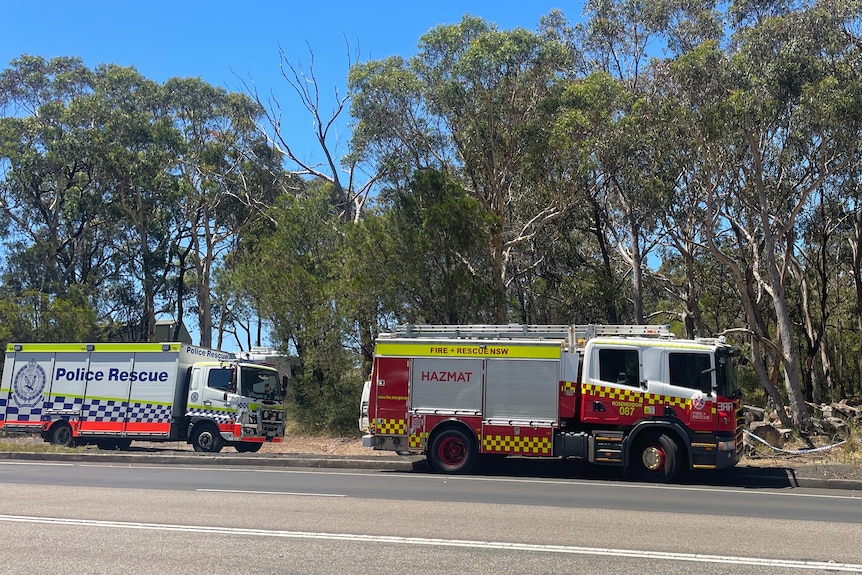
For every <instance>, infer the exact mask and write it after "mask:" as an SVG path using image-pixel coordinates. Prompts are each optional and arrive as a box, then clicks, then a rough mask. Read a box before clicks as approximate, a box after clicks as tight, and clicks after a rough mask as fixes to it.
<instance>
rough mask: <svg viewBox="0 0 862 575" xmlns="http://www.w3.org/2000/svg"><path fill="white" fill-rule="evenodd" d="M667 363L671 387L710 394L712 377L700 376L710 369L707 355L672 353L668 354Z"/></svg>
mask: <svg viewBox="0 0 862 575" xmlns="http://www.w3.org/2000/svg"><path fill="white" fill-rule="evenodd" d="M668 361H669V364H670V365H669V367H670V382H669V383H670V384H671V385H674V386H678V387H687V388H689V389H699V390H700V391H702V392H703V393H710V392H712V383H711V382H712V376H711V375H710V376H708V377H706V378H704V377H702V376H701V374H702V373H703V372H704V371H708V370H709V369H710V368H712V365H711V364H710V359H709V354H706V353H680V352H673V353H669V354H668Z"/></svg>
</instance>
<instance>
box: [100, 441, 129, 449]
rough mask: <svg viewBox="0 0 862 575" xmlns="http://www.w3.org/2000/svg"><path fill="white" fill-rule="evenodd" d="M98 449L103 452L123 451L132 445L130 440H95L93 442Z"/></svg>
mask: <svg viewBox="0 0 862 575" xmlns="http://www.w3.org/2000/svg"><path fill="white" fill-rule="evenodd" d="M95 443H96V445H97V446H98V448H99V449H102V450H105V451H116V450H119V451H125V450H127V449H128V448H129V446H130V445H132V440H131V439H97V440H96V441H95Z"/></svg>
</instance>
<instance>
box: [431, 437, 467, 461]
mask: <svg viewBox="0 0 862 575" xmlns="http://www.w3.org/2000/svg"><path fill="white" fill-rule="evenodd" d="M466 453H467V446H466V445H464V442H463V441H461V440H459V439H458V438H457V437H447V438H445V439H443V441H441V442H440V446H439V447H438V448H437V457H438V459H440V462H441V463H443V464H444V465H446V466H447V467H456V466H458V465H460V464H461V462H462V461H464V456H465V455H466Z"/></svg>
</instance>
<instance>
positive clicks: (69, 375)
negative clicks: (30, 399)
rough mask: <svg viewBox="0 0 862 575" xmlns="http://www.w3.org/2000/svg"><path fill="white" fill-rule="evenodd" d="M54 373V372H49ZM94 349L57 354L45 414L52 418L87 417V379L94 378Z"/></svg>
mask: <svg viewBox="0 0 862 575" xmlns="http://www.w3.org/2000/svg"><path fill="white" fill-rule="evenodd" d="M49 373H50V372H49ZM93 377H94V373H93V370H92V368H91V367H90V352H86V351H80V352H79V351H61V352H57V353H56V354H55V359H54V365H53V377H52V378H51V384H50V385H51V389H50V393H49V394H48V398H47V400H46V401H45V415H46V416H47V417H48V418H49V419H51V420H56V419H65V420H67V421H68V420H72V421H75V420H78V419H80V421H82V422H83V421H84V420H86V418H87V412H88V409H89V408H88V405H87V396H86V394H87V380H88V379H93Z"/></svg>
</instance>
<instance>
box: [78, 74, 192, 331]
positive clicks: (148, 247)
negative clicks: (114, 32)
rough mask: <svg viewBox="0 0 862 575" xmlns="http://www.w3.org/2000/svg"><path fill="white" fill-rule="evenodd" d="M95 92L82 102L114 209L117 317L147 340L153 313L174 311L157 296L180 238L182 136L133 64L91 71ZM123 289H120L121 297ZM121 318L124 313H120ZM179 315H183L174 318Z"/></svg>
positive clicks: (153, 86)
mask: <svg viewBox="0 0 862 575" xmlns="http://www.w3.org/2000/svg"><path fill="white" fill-rule="evenodd" d="M95 76H96V83H95V89H94V91H93V94H92V95H90V96H88V97H87V98H85V99H81V100H80V103H81V105H82V106H85V107H86V108H87V109H88V110H89V114H90V116H91V118H92V122H93V125H94V130H93V136H92V139H91V142H92V158H93V162H94V166H95V167H96V170H97V174H98V179H99V186H100V190H101V191H102V194H103V197H105V198H106V201H107V205H106V212H107V213H113V214H114V221H116V225H117V228H118V230H117V232H118V233H117V235H116V240H115V243H114V246H113V249H114V253H115V260H116V261H117V262H118V270H117V275H118V276H119V277H118V278H117V280H116V284H117V286H118V289H117V290H116V291H115V294H116V295H117V296H118V297H117V299H118V301H117V302H116V303H117V304H119V303H120V302H122V301H126V304H127V311H126V312H122V311H121V309H120V308H118V309H117V315H118V319H126V320H127V321H124V322H122V323H123V324H124V325H125V326H127V330H128V329H131V328H134V331H132V332H131V333H129V337H131V338H132V339H133V340H135V341H153V339H154V337H155V326H156V317H157V315H159V314H161V313H170V314H171V315H172V316H174V317H176V315H175V312H176V310H175V309H173V307H172V306H171V308H166V307H165V306H166V305H167V304H168V303H169V300H162V296H163V294H164V292H165V290H166V287H167V284H168V281H169V278H170V277H171V276H172V275H173V274H174V273H175V272H174V269H173V266H174V265H175V262H173V261H172V260H171V257H170V253H171V249H172V247H173V243H174V242H177V241H179V238H177V237H176V235H175V233H174V216H173V214H175V213H176V212H177V211H178V208H179V205H180V203H179V201H180V198H179V195H178V181H177V177H176V175H175V174H174V173H173V169H174V167H175V164H176V157H177V153H178V151H179V144H180V135H179V133H178V132H177V130H175V129H174V127H173V126H172V123H171V118H170V116H169V114H168V109H167V106H166V97H165V93H164V90H163V89H162V87H161V86H160V85H158V84H157V83H156V82H153V81H152V80H148V79H146V78H144V77H143V76H141V74H140V73H138V72H137V71H136V70H134V69H133V68H123V67H120V66H114V65H107V66H99V67H98V68H97V69H96V70H95ZM124 294H125V295H124ZM123 316H125V318H124V317H123ZM180 321H181V319H180Z"/></svg>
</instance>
